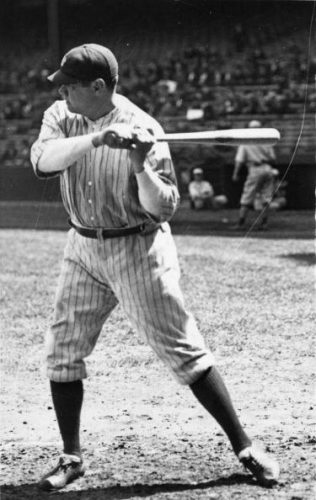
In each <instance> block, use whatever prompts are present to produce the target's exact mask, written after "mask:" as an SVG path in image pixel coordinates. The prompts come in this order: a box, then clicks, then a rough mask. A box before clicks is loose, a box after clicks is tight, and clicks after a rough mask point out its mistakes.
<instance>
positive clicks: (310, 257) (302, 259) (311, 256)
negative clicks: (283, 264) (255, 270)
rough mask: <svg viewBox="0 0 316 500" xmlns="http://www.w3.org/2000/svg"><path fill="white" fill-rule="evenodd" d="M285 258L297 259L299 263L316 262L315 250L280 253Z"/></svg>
mask: <svg viewBox="0 0 316 500" xmlns="http://www.w3.org/2000/svg"><path fill="white" fill-rule="evenodd" d="M280 257H282V258H284V259H292V260H296V261H298V262H299V263H302V264H306V265H308V266H313V265H315V264H316V254H315V252H306V253H288V254H286V255H280Z"/></svg>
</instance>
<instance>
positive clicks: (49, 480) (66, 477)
mask: <svg viewBox="0 0 316 500" xmlns="http://www.w3.org/2000/svg"><path fill="white" fill-rule="evenodd" d="M84 473H85V467H84V465H83V463H82V460H81V459H80V458H79V457H77V456H75V455H63V456H61V457H60V459H59V462H58V464H57V466H56V467H54V469H52V470H50V471H49V472H48V473H47V474H45V476H43V477H42V479H41V480H40V482H39V484H38V486H39V488H40V489H41V490H44V491H54V490H60V489H62V488H64V487H65V486H66V484H68V483H71V482H72V481H74V480H75V479H77V478H78V477H80V476H83V475H84Z"/></svg>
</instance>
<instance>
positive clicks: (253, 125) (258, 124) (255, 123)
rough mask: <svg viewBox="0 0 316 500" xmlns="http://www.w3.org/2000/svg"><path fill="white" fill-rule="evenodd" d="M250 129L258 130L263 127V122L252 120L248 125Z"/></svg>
mask: <svg viewBox="0 0 316 500" xmlns="http://www.w3.org/2000/svg"><path fill="white" fill-rule="evenodd" d="M248 127H249V128H258V127H261V122H259V120H251V121H250V122H249V124H248Z"/></svg>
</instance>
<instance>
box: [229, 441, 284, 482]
mask: <svg viewBox="0 0 316 500" xmlns="http://www.w3.org/2000/svg"><path fill="white" fill-rule="evenodd" d="M238 459H239V461H240V462H241V463H242V464H243V465H244V466H245V467H246V468H247V469H248V470H250V472H252V474H253V475H254V476H255V477H256V479H257V481H258V483H260V484H261V485H262V486H273V485H274V484H276V483H277V482H278V478H279V474H280V468H279V464H278V463H277V461H276V460H275V459H274V458H272V457H271V456H270V455H268V454H267V453H265V452H264V451H263V450H260V449H259V448H256V447H255V446H254V445H252V446H249V447H247V448H245V449H244V450H242V451H241V452H240V453H239V454H238Z"/></svg>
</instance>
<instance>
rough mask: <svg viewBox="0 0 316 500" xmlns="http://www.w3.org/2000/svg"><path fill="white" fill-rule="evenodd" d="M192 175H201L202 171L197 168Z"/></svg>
mask: <svg viewBox="0 0 316 500" xmlns="http://www.w3.org/2000/svg"><path fill="white" fill-rule="evenodd" d="M193 173H194V174H203V170H202V169H201V168H200V167H197V168H195V169H194V170H193Z"/></svg>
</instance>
